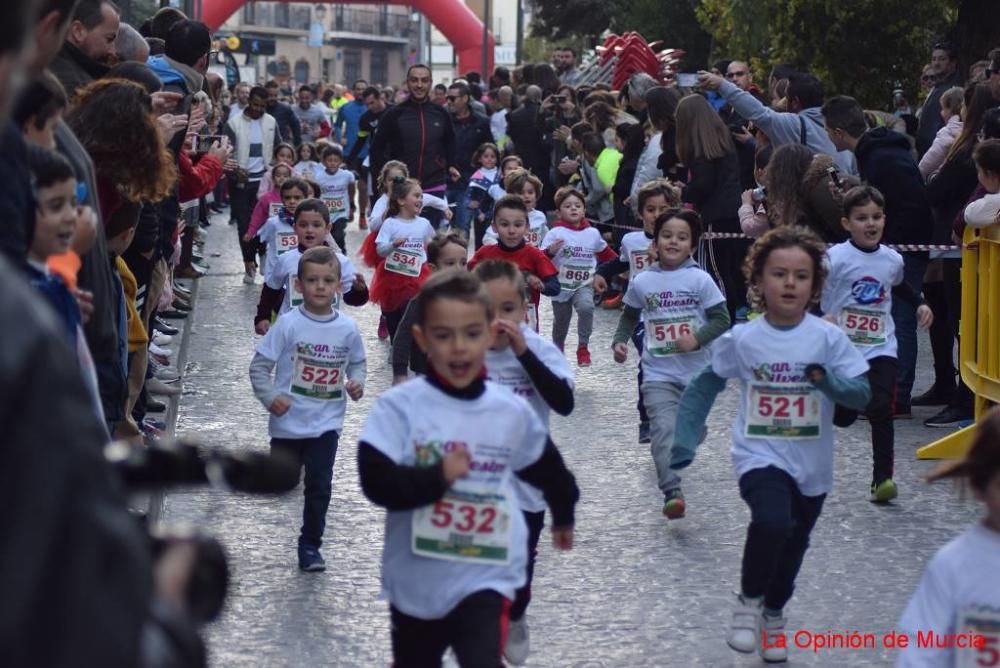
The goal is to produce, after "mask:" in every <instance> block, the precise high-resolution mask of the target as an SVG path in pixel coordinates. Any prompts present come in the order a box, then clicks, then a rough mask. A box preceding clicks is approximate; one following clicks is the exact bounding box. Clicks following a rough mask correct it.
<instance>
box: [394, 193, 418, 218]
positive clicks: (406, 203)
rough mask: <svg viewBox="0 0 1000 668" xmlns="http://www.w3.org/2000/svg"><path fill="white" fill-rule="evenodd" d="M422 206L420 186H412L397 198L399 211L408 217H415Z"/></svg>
mask: <svg viewBox="0 0 1000 668" xmlns="http://www.w3.org/2000/svg"><path fill="white" fill-rule="evenodd" d="M422 208H424V193H423V191H422V190H421V189H420V188H414V189H412V190H411V191H410V192H408V193H406V196H405V197H403V199H401V200H399V209H400V211H401V212H402V213H403V214H404V215H405V216H407V217H408V218H416V217H417V216H418V215H419V214H420V210H421V209H422Z"/></svg>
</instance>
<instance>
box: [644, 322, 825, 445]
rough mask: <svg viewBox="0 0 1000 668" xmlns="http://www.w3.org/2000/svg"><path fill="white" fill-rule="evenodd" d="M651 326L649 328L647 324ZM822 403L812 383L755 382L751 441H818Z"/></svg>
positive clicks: (748, 433)
mask: <svg viewBox="0 0 1000 668" xmlns="http://www.w3.org/2000/svg"><path fill="white" fill-rule="evenodd" d="M647 327H648V325H647ZM821 420H822V403H821V401H820V394H819V391H818V390H817V389H816V388H814V387H813V386H812V385H810V384H808V383H780V384H772V383H766V382H760V383H751V384H750V387H749V389H748V391H747V407H746V430H745V432H744V433H745V435H746V436H747V437H750V438H787V439H806V438H817V437H819V435H820V428H821Z"/></svg>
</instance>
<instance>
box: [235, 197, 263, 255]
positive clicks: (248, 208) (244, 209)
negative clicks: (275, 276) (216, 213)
mask: <svg viewBox="0 0 1000 668" xmlns="http://www.w3.org/2000/svg"><path fill="white" fill-rule="evenodd" d="M236 185H237V182H236V179H230V180H229V201H230V206H231V208H232V214H233V218H235V219H236V231H237V233H238V234H239V235H240V251H241V252H242V253H243V261H244V262H256V261H257V246H258V243H259V242H258V241H257V239H251V240H250V241H244V240H243V237H244V235H246V233H247V230H248V229H250V216H251V215H253V209H254V207H255V206H257V190H258V189H259V188H260V181H249V182H248V183H247V184H246V185H245V186H244V187H243V188H237V187H236Z"/></svg>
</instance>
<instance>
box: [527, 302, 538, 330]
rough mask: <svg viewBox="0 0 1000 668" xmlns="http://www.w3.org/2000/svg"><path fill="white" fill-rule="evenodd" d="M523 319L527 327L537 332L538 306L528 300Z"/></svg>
mask: <svg viewBox="0 0 1000 668" xmlns="http://www.w3.org/2000/svg"><path fill="white" fill-rule="evenodd" d="M524 321H525V322H526V323H528V327H531V329H533V330H534V331H535V333H536V334H537V333H538V307H537V306H535V305H534V304H532V303H531V302H528V309H527V311H525V314H524Z"/></svg>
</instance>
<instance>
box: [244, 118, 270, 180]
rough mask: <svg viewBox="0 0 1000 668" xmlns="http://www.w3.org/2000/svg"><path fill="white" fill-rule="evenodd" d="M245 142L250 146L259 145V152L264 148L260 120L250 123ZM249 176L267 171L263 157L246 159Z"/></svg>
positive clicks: (262, 128) (256, 178) (262, 127)
mask: <svg viewBox="0 0 1000 668" xmlns="http://www.w3.org/2000/svg"><path fill="white" fill-rule="evenodd" d="M247 140H248V141H249V142H250V146H254V145H259V146H260V147H261V150H263V147H264V126H263V124H261V122H260V119H259V118H258V119H257V120H255V121H254V120H251V121H250V129H249V132H248V133H247ZM245 169H246V170H247V172H248V173H249V174H262V173H263V172H264V171H265V170H267V162H265V160H264V156H263V155H257V156H250V157H249V158H247V165H246V168H245ZM252 180H258V181H259V180H260V177H259V176H258V177H255V178H252Z"/></svg>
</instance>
